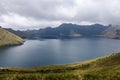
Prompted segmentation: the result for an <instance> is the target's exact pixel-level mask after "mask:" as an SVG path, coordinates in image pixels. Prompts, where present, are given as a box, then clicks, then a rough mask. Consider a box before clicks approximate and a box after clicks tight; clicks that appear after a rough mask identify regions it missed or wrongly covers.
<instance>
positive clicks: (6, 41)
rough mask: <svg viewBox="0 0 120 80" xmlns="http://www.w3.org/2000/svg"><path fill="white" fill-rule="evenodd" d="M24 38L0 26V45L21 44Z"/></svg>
mask: <svg viewBox="0 0 120 80" xmlns="http://www.w3.org/2000/svg"><path fill="white" fill-rule="evenodd" d="M23 42H24V40H23V39H22V38H20V37H18V36H16V35H15V34H13V33H10V32H8V31H7V30H5V29H3V28H0V46H9V45H17V44H22V43H23Z"/></svg>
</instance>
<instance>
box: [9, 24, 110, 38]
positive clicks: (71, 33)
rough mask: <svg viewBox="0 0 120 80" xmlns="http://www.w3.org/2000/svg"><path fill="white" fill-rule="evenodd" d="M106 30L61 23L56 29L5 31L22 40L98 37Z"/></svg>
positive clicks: (92, 26)
mask: <svg viewBox="0 0 120 80" xmlns="http://www.w3.org/2000/svg"><path fill="white" fill-rule="evenodd" d="M108 28H109V26H104V25H101V24H94V25H77V24H72V23H63V24H61V25H59V26H58V27H56V28H52V27H47V28H44V29H39V30H27V31H15V30H12V29H7V30H8V31H10V32H12V33H14V34H16V35H18V36H20V37H22V38H74V37H84V36H87V37H89V36H100V35H101V33H102V32H103V31H105V30H106V29H108Z"/></svg>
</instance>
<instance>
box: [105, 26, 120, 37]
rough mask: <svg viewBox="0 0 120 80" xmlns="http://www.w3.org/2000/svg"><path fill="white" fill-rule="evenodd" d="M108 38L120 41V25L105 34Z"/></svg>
mask: <svg viewBox="0 0 120 80" xmlns="http://www.w3.org/2000/svg"><path fill="white" fill-rule="evenodd" d="M103 35H104V36H105V37H108V38H114V39H120V25H116V26H112V27H110V28H108V29H107V30H105V31H104V32H103Z"/></svg>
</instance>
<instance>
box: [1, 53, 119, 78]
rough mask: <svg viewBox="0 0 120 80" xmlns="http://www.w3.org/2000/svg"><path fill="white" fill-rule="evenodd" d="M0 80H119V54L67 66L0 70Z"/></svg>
mask: <svg viewBox="0 0 120 80" xmlns="http://www.w3.org/2000/svg"><path fill="white" fill-rule="evenodd" d="M0 80H120V53H116V54H112V55H109V56H105V57H101V58H97V59H94V60H89V61H85V62H81V63H75V64H68V65H56V66H45V67H38V68H31V69H20V68H7V69H0Z"/></svg>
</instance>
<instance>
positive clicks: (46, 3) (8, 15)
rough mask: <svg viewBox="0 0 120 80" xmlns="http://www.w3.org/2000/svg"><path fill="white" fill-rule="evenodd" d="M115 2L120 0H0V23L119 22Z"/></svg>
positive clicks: (14, 24) (118, 10)
mask: <svg viewBox="0 0 120 80" xmlns="http://www.w3.org/2000/svg"><path fill="white" fill-rule="evenodd" d="M119 4H120V0H9V1H8V0H1V3H0V25H5V26H6V27H9V26H10V25H12V28H16V29H17V28H18V29H20V28H21V27H19V26H30V27H31V26H33V25H34V27H33V28H36V27H35V25H39V27H40V28H43V27H47V26H57V25H59V24H61V23H64V22H72V23H78V24H83V23H84V24H90V23H91V24H93V23H102V24H119V23H120V21H119V20H120V15H119V14H120V7H119ZM15 26H16V27H15ZM10 27H11V26H10ZM30 27H25V28H30ZM37 28H38V27H37Z"/></svg>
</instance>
